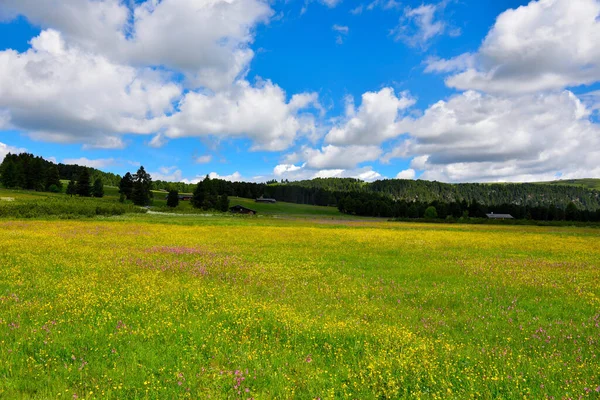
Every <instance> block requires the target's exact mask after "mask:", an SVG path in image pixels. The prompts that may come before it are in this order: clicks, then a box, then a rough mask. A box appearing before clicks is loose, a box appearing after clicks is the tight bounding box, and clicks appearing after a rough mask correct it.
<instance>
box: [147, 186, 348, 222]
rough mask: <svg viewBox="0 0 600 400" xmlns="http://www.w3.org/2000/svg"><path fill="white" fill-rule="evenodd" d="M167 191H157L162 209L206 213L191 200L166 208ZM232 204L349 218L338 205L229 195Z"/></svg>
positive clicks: (272, 211)
mask: <svg viewBox="0 0 600 400" xmlns="http://www.w3.org/2000/svg"><path fill="white" fill-rule="evenodd" d="M165 196H166V194H165V193H160V192H155V193H154V200H153V205H154V206H155V207H158V208H160V209H161V211H168V212H174V213H206V211H201V210H196V209H194V208H193V207H192V205H191V203H190V202H189V201H180V202H179V206H177V207H175V208H169V209H167V208H166V205H167V201H166V200H165ZM229 203H230V206H235V205H237V204H239V205H241V206H244V207H247V208H250V209H251V210H255V211H257V212H258V215H268V216H287V217H291V216H293V217H333V218H348V216H346V215H344V214H342V213H340V212H339V210H338V209H337V208H336V207H322V206H311V205H307V204H295V203H286V202H283V201H278V202H277V203H274V204H266V203H257V202H255V201H254V200H253V199H245V198H242V197H229Z"/></svg>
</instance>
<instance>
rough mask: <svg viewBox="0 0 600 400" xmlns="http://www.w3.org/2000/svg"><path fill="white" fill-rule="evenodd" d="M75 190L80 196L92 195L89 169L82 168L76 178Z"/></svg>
mask: <svg viewBox="0 0 600 400" xmlns="http://www.w3.org/2000/svg"><path fill="white" fill-rule="evenodd" d="M76 192H77V194H78V195H79V196H81V197H92V187H91V186H90V171H89V170H88V169H87V168H85V167H84V168H83V169H82V170H81V173H80V174H79V179H77V185H76Z"/></svg>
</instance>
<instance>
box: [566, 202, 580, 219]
mask: <svg viewBox="0 0 600 400" xmlns="http://www.w3.org/2000/svg"><path fill="white" fill-rule="evenodd" d="M578 214H579V210H578V209H577V206H576V205H575V203H573V202H570V203H569V204H568V205H567V208H566V210H565V219H566V220H567V221H576V220H577V219H578V218H577V217H578Z"/></svg>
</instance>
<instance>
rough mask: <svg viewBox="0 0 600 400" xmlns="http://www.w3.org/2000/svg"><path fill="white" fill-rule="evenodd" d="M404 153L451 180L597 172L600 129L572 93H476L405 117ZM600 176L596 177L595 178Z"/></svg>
mask: <svg viewBox="0 0 600 400" xmlns="http://www.w3.org/2000/svg"><path fill="white" fill-rule="evenodd" d="M401 125H402V126H403V129H405V130H406V131H407V132H409V133H410V136H411V138H410V139H407V141H406V142H405V143H404V144H403V147H404V148H403V149H402V151H401V152H399V153H401V154H404V155H405V156H416V157H415V158H414V159H413V162H412V164H411V168H413V169H416V170H424V171H425V172H424V173H423V175H422V176H421V177H422V178H424V179H436V180H443V181H497V180H529V179H532V180H539V179H547V178H552V177H556V176H557V174H562V175H563V176H584V175H587V174H597V173H598V166H597V160H598V159H600V127H599V126H598V125H596V124H594V123H592V122H591V120H590V111H589V110H588V109H587V108H586V107H585V106H584V105H583V103H582V102H581V101H580V100H579V99H578V98H577V97H576V96H575V95H574V94H573V93H571V92H569V91H565V92H563V93H557V94H546V95H542V94H538V95H530V96H519V97H510V98H506V97H498V96H494V95H485V94H481V93H477V92H473V91H469V92H465V93H463V94H460V95H457V96H454V97H453V98H451V99H450V100H448V101H440V102H438V103H436V104H434V105H433V106H432V107H430V108H429V109H427V110H426V111H425V113H424V114H423V116H422V117H420V118H417V119H414V120H413V119H405V120H403V121H402V122H401ZM594 171H595V172H594Z"/></svg>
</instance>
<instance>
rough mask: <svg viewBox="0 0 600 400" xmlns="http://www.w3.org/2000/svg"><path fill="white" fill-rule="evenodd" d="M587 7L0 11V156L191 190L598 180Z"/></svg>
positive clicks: (469, 2)
mask: <svg viewBox="0 0 600 400" xmlns="http://www.w3.org/2000/svg"><path fill="white" fill-rule="evenodd" d="M599 14H600V2H599V1H598V0H580V1H577V2H573V1H569V0H539V1H531V2H529V1H516V0H515V1H512V0H505V1H473V0H460V1H459V0H441V1H412V0H405V1H399V0H398V1H394V0H366V1H350V0H312V1H305V0H288V1H272V2H266V1H263V0H228V1H225V0H162V1H161V2H155V1H147V2H144V1H139V0H138V1H136V2H129V1H121V0H94V1H92V0H44V1H40V0H3V1H2V2H0V20H1V21H2V23H0V158H2V157H3V156H4V154H6V153H7V152H9V151H13V152H15V151H23V150H27V151H29V152H32V153H34V154H39V155H42V156H44V157H46V158H49V159H53V160H56V161H58V162H77V163H79V164H86V165H90V166H94V167H97V168H101V169H103V170H106V171H111V172H115V173H119V174H123V173H124V172H126V171H133V170H135V169H136V168H137V166H139V165H144V166H145V168H146V169H147V170H148V171H150V172H151V173H152V174H153V176H154V177H155V179H156V178H161V179H166V180H177V181H179V180H184V181H191V182H193V181H195V180H197V179H198V178H199V177H202V176H204V175H206V174H209V173H211V174H212V175H213V176H220V177H224V178H226V179H236V180H239V179H243V180H254V181H264V180H267V179H272V178H275V179H290V180H293V179H308V178H312V177H317V176H352V177H359V178H361V179H365V180H374V179H382V178H395V177H398V178H406V179H416V178H421V179H430V180H441V181H446V182H471V181H536V180H548V179H556V178H577V177H600V166H599V165H598V162H597V160H598V159H600V133H599V132H600V128H599V127H598V109H599V108H600V106H599V103H598V101H597V100H598V99H599V98H600V91H598V89H599V88H598V81H600V50H598V49H597V47H598V46H597V45H596V43H598V40H600V22H598V16H599Z"/></svg>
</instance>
